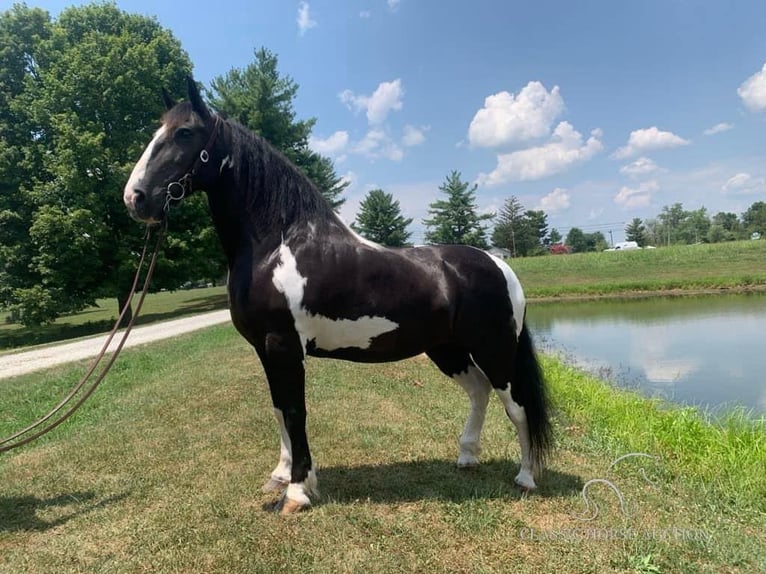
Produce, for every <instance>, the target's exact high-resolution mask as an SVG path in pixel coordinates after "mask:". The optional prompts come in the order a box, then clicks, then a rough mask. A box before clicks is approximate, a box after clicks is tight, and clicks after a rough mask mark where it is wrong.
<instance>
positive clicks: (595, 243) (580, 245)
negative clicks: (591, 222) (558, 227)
mask: <svg viewBox="0 0 766 574" xmlns="http://www.w3.org/2000/svg"><path fill="white" fill-rule="evenodd" d="M566 244H567V246H569V248H570V249H571V250H572V253H587V252H589V251H603V250H604V249H606V248H607V246H608V243H607V242H606V238H605V237H604V234H603V233H601V232H600V231H596V232H595V233H585V232H584V231H583V230H582V229H580V228H578V227H573V228H572V229H570V230H569V233H567V238H566Z"/></svg>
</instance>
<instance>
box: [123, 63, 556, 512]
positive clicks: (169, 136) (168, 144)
mask: <svg viewBox="0 0 766 574" xmlns="http://www.w3.org/2000/svg"><path fill="white" fill-rule="evenodd" d="M187 84H188V101H184V102H180V103H175V102H174V101H173V100H172V99H171V98H170V97H169V96H168V94H167V92H165V91H164V90H163V98H164V101H165V106H166V108H167V111H166V112H165V113H164V115H163V116H162V118H161V125H160V127H159V129H157V131H156V132H155V133H154V136H153V137H152V139H151V141H150V142H149V144H148V146H147V147H146V149H145V150H144V152H143V154H142V155H141V157H140V159H139V160H138V162H137V163H136V164H135V167H134V169H133V171H132V173H131V175H130V178H129V180H128V182H127V184H126V185H125V188H124V194H123V200H124V203H125V206H126V208H127V210H128V212H129V214H130V215H131V216H132V217H133V219H135V220H137V221H140V222H143V223H145V224H148V225H154V224H159V223H161V222H163V221H164V220H165V218H166V216H167V213H168V209H169V207H170V206H172V205H176V204H177V203H179V202H180V201H181V200H182V199H183V198H184V197H186V196H187V195H189V194H191V193H193V192H197V191H203V192H204V193H206V194H207V200H208V204H209V209H210V214H211V217H212V221H213V224H214V226H215V229H216V232H217V234H218V237H219V238H220V242H221V245H222V246H223V251H224V253H225V256H226V261H227V264H228V270H229V275H228V286H227V288H228V297H229V306H230V312H231V319H232V322H233V324H234V326H235V328H236V329H237V330H238V331H239V333H240V334H241V335H242V336H243V337H244V338H245V339H246V340H247V341H248V342H249V343H250V345H252V346H253V348H254V349H255V351H256V353H257V355H258V357H259V359H260V361H261V363H262V365H263V369H264V371H265V374H266V377H267V380H268V386H269V390H270V394H271V401H272V404H273V408H274V414H275V417H276V419H277V422H278V424H279V429H280V439H281V441H280V442H281V448H280V456H279V462H278V463H277V465H276V467H275V468H274V470H273V472H272V473H271V475H270V477H269V479H268V481H267V482H266V483H265V485H264V486H263V490H264V492H271V491H279V492H281V496H280V497H279V502H278V503H277V507H276V508H277V509H279V510H281V512H282V513H284V514H289V513H293V512H297V511H299V510H302V509H305V508H307V507H309V506H310V505H311V503H312V498H313V497H315V495H316V494H317V477H316V472H315V467H314V462H313V460H312V458H311V454H310V451H309V443H308V438H307V435H306V400H305V370H304V361H305V359H306V357H307V356H311V357H327V358H334V359H343V360H348V361H356V362H368V363H377V362H388V361H397V360H402V359H406V358H409V357H414V356H417V355H421V354H423V353H425V354H426V355H427V356H428V357H429V358H430V359H431V360H432V361H433V362H434V363H435V364H436V366H437V367H438V368H439V370H441V372H443V373H444V374H445V375H447V376H448V377H451V378H452V379H454V380H455V382H457V384H458V385H459V386H461V387H462V388H463V389H464V391H465V392H466V394H467V395H468V399H469V402H470V412H469V415H468V419H467V421H466V423H465V427H464V429H463V432H462V434H461V435H460V438H459V441H458V443H459V456H458V459H457V466H458V467H459V468H471V467H475V466H477V465H478V464H479V458H478V457H479V453H480V438H481V431H482V426H483V424H484V419H485V413H486V410H487V405H488V402H489V397H490V395H491V394H492V391H493V390H494V393H495V395H496V396H497V397H498V398H499V400H500V402H502V405H503V407H504V409H505V412H506V414H507V416H508V418H509V419H510V421H511V422H512V423H513V425H514V426H515V427H516V431H517V433H518V438H519V444H520V448H521V460H520V469H519V472H518V474H517V475H516V477H515V479H514V480H515V483H516V484H517V485H518V486H519V487H521V488H522V489H526V490H532V489H534V488H535V487H536V483H535V476H536V475H537V474H539V473H540V472H541V471H542V468H543V465H544V462H545V457H546V453H547V452H548V451H549V447H550V446H551V442H552V440H551V438H552V437H551V422H550V415H549V413H550V407H549V398H548V391H547V390H546V384H545V379H544V377H543V374H542V371H541V368H540V365H539V363H538V360H537V357H536V354H535V349H534V346H533V342H532V338H531V335H530V332H529V329H528V328H527V326H526V323H525V321H524V318H525V313H526V301H525V297H524V291H523V289H522V287H521V284H520V283H519V280H518V278H517V277H516V275H515V273H514V272H513V271H512V270H511V268H510V267H509V266H508V265H507V264H506V263H505V262H504V261H502V260H500V259H498V258H496V257H494V256H492V255H490V254H488V253H486V252H485V251H482V250H480V249H476V248H473V247H469V246H464V245H432V246H416V247H405V248H396V249H391V248H386V247H383V246H381V245H378V244H376V243H374V242H372V241H369V240H367V239H365V238H363V237H361V236H360V235H358V234H357V233H355V232H354V230H353V229H351V228H350V227H349V226H348V225H346V223H345V222H344V221H342V220H341V218H340V217H339V216H338V215H337V214H336V213H335V212H334V211H333V209H332V208H331V207H330V206H329V204H328V203H327V202H326V200H325V199H324V198H323V197H322V195H321V193H320V192H319V191H318V190H317V188H316V187H315V186H314V185H313V184H312V182H311V181H310V180H309V179H308V178H307V177H306V175H304V174H303V172H302V171H300V169H298V168H297V167H296V166H295V165H293V164H292V163H291V162H290V161H289V160H288V159H287V158H286V157H285V156H284V155H283V154H282V153H280V152H279V151H278V150H276V149H275V148H274V147H272V146H271V145H270V144H269V143H267V142H266V141H265V140H264V139H262V138H261V137H259V136H257V135H255V134H254V133H252V132H251V131H250V130H248V129H247V128H245V127H243V126H242V125H240V124H238V123H237V122H235V121H232V120H228V119H224V117H222V115H220V114H218V113H215V112H214V111H213V110H211V109H210V108H208V106H207V105H206V103H205V102H204V101H203V99H202V98H201V96H200V93H199V90H198V87H197V84H196V83H195V82H194V80H193V79H192V78H188V81H187Z"/></svg>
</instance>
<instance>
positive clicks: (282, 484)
mask: <svg viewBox="0 0 766 574" xmlns="http://www.w3.org/2000/svg"><path fill="white" fill-rule="evenodd" d="M288 484H289V482H287V481H283V480H279V479H278V478H273V477H272V478H270V479H269V481H268V482H267V483H266V484H264V485H263V487H262V490H263V492H274V491H275V490H284V489H285V488H287V485H288Z"/></svg>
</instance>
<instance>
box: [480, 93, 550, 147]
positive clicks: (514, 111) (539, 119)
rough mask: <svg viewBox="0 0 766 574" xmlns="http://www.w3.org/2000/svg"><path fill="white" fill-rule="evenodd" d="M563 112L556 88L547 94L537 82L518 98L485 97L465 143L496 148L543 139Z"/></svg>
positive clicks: (507, 95)
mask: <svg viewBox="0 0 766 574" xmlns="http://www.w3.org/2000/svg"><path fill="white" fill-rule="evenodd" d="M563 111H564V100H563V99H562V97H561V94H560V93H559V87H558V86H554V87H553V89H552V90H551V91H550V92H549V91H548V90H546V89H545V86H543V85H542V84H541V83H540V82H529V83H528V84H527V85H526V86H524V87H523V88H522V89H521V91H520V92H519V93H518V95H514V94H511V93H508V92H499V93H497V94H493V95H491V96H487V98H486V99H485V100H484V107H483V108H481V109H480V110H479V111H477V112H476V114H475V115H474V117H473V120H471V125H470V126H469V127H468V141H469V142H470V143H471V145H475V146H479V147H495V146H500V145H506V144H510V143H515V142H522V141H528V140H531V139H535V138H541V137H545V136H547V135H548V134H549V133H550V130H551V126H552V125H553V122H554V120H555V119H556V118H557V117H558V116H559V115H561V113H562V112H563Z"/></svg>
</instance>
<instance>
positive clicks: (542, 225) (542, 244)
mask: <svg viewBox="0 0 766 574" xmlns="http://www.w3.org/2000/svg"><path fill="white" fill-rule="evenodd" d="M524 219H525V222H526V227H527V241H528V250H527V253H526V254H527V255H540V254H541V253H543V252H544V251H545V250H546V248H547V245H546V241H547V238H548V216H547V215H546V214H545V212H544V211H543V210H534V209H529V210H527V211H526V212H525V213H524Z"/></svg>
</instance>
